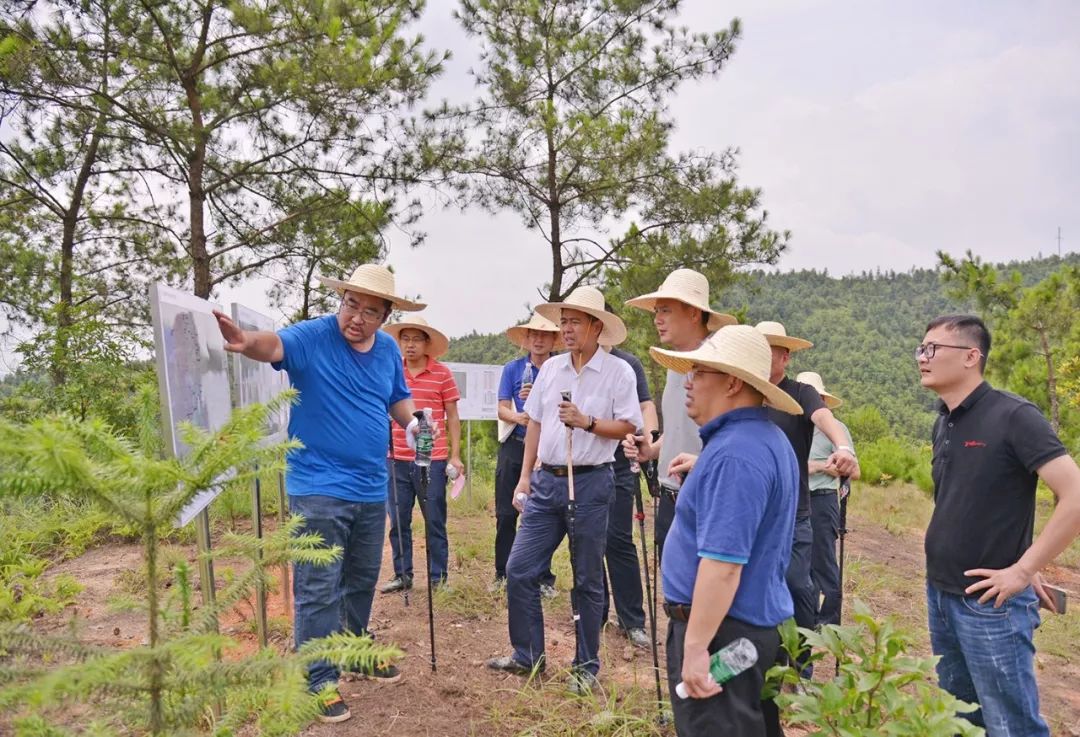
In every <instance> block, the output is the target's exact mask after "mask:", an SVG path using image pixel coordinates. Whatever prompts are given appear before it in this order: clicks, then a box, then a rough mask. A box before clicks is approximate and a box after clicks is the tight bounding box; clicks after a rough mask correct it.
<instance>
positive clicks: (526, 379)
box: [521, 360, 533, 387]
mask: <svg viewBox="0 0 1080 737" xmlns="http://www.w3.org/2000/svg"><path fill="white" fill-rule="evenodd" d="M532 383H533V367H532V362H531V361H528V360H526V361H525V370H524V371H522V372H521V386H522V387H526V386H532Z"/></svg>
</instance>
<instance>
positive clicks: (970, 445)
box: [964, 440, 986, 448]
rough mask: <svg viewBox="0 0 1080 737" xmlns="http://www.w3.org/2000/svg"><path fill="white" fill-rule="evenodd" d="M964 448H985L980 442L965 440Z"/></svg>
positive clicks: (984, 444)
mask: <svg viewBox="0 0 1080 737" xmlns="http://www.w3.org/2000/svg"><path fill="white" fill-rule="evenodd" d="M964 447H965V448H985V447H986V443H984V442H983V441H981V440H965V441H964Z"/></svg>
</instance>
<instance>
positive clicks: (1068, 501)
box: [915, 315, 1080, 737]
mask: <svg viewBox="0 0 1080 737" xmlns="http://www.w3.org/2000/svg"><path fill="white" fill-rule="evenodd" d="M989 354H990V331H989V330H988V329H987V327H986V325H985V324H984V323H983V321H982V320H980V319H979V318H978V317H975V316H971V315H946V316H943V317H939V318H937V319H935V320H933V321H932V322H931V323H930V324H929V325H927V327H926V335H925V337H924V338H923V342H922V344H921V345H919V346H918V347H917V348H916V349H915V360H916V362H917V364H918V367H919V380H920V382H921V383H922V385H923V386H924V387H926V388H927V389H930V390H931V391H933V392H935V393H936V394H937V395H938V397H940V401H939V403H938V418H937V420H936V421H935V423H934V431H933V442H934V456H933V478H934V514H933V516H932V517H931V519H930V525H929V527H928V528H927V530H926V540H925V547H926V594H927V604H928V615H929V628H930V643H931V646H932V648H933V651H934V654H935V655H938V656H940V658H941V660H940V661H939V662H938V664H937V673H938V680H939V681H940V683H941V686H942V687H943V688H944V689H946V690H947V691H948V692H949V693H951V694H953V695H954V696H956V697H957V698H959V699H961V700H963V701H967V702H971V703H977V704H979V705H980V707H981V708H980V709H979V710H978V711H975V712H972V713H970V714H966V715H964V716H965V717H966V718H967V719H969V720H970V721H971V722H973V723H974V724H976V725H978V726H981V727H985V729H986V733H987V735H989V737H1005V736H1006V735H1008V736H1009V737H1016V736H1018V735H1023V736H1024V737H1034V736H1040V737H1043V736H1047V735H1049V734H1050V731H1049V729H1048V727H1047V725H1046V722H1045V721H1044V720H1043V719H1042V717H1041V716H1039V692H1038V686H1037V684H1036V681H1035V668H1034V656H1035V645H1034V643H1033V641H1032V636H1033V633H1034V630H1035V628H1036V627H1038V626H1039V613H1038V605H1039V601H1040V600H1041V601H1042V602H1043V603H1044V604H1045V605H1046V606H1047V607H1048V608H1049V609H1050V610H1051V611H1056V610H1055V606H1054V601H1053V599H1052V598H1051V597H1050V596H1049V595H1048V594H1047V592H1046V591H1045V589H1044V588H1043V583H1042V579H1041V577H1040V575H1039V571H1040V570H1042V568H1043V567H1044V566H1046V565H1047V564H1048V563H1050V562H1051V561H1053V560H1054V558H1055V557H1056V556H1057V555H1058V554H1060V553H1061V551H1063V550H1064V549H1065V548H1066V547H1068V545H1069V544H1070V543H1071V542H1072V541H1073V540H1074V539H1075V538H1076V536H1077V535H1078V534H1080V469H1078V468H1077V466H1076V463H1075V462H1074V461H1073V460H1072V458H1070V457H1069V455H1068V453H1067V451H1066V449H1065V447H1064V446H1063V445H1062V444H1061V441H1060V440H1059V439H1058V437H1057V435H1056V434H1055V433H1054V431H1053V429H1052V428H1051V427H1050V424H1049V423H1048V422H1047V421H1046V418H1045V417H1044V416H1043V415H1042V413H1041V412H1040V411H1039V409H1038V408H1037V407H1036V406H1035V405H1034V404H1032V403H1031V402H1028V401H1027V400H1025V399H1023V398H1022V397H1018V396H1016V395H1015V394H1010V393H1008V392H1003V391H1000V390H998V389H994V388H993V387H991V386H990V384H988V383H987V382H986V381H985V380H984V379H983V372H984V371H985V369H986V360H987V357H988V356H989ZM1039 479H1042V480H1043V481H1044V482H1045V483H1046V485H1047V486H1048V487H1049V488H1050V490H1051V491H1052V492H1053V494H1054V496H1055V498H1056V499H1057V506H1056V507H1055V509H1054V511H1053V513H1052V514H1051V515H1050V519H1049V520H1048V521H1047V523H1046V526H1045V527H1044V528H1043V531H1042V533H1041V534H1040V535H1039V537H1038V539H1035V540H1034V541H1033V540H1032V537H1033V529H1034V524H1035V489H1036V486H1037V484H1038V481H1039Z"/></svg>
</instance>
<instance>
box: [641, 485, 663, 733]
mask: <svg viewBox="0 0 1080 737" xmlns="http://www.w3.org/2000/svg"><path fill="white" fill-rule="evenodd" d="M634 504H635V506H636V507H637V513H636V514H635V515H634V516H635V517H636V518H637V521H638V530H639V531H640V533H641V559H642V563H643V564H644V565H642V569H643V570H644V572H645V597H646V598H647V599H649V601H650V602H654V603H653V604H651V605H650V606H649V631H650V633H651V637H652V639H651V642H652V664H653V675H654V676H656V711H657V721H659V722H661V723H663V721H664V707H663V703H664V694H663V692H662V691H661V690H660V656H659V654H658V653H657V650H656V606H655V602H656V598H655V597H654V596H653V593H654V592H655V590H656V588H655V587H654V586H653V585H652V584H651V583H650V582H649V550H648V545H647V544H646V542H645V505H644V503H643V502H642V500H641V481H640V480H639V481H638V483H637V486H635V487H634ZM654 520H655V518H654ZM654 524H655V521H654Z"/></svg>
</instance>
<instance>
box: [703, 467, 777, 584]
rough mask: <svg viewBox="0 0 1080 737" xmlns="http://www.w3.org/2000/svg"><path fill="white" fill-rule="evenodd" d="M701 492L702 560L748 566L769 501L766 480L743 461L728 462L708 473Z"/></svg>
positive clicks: (705, 475) (704, 478) (704, 477)
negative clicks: (708, 559) (707, 559)
mask: <svg viewBox="0 0 1080 737" xmlns="http://www.w3.org/2000/svg"><path fill="white" fill-rule="evenodd" d="M698 488H699V491H700V493H699V494H697V495H696V500H697V502H698V513H697V529H696V530H695V535H696V540H697V549H698V556H699V557H702V558H710V559H713V560H720V561H725V562H728V563H738V564H740V565H745V564H746V563H747V562H748V561H749V560H750V552H751V550H752V549H753V547H754V538H755V537H756V535H757V531H758V528H759V527H760V526H761V521H762V519H763V518H764V516H765V509H766V506H767V504H768V500H769V485H768V484H767V482H766V479H765V477H764V476H763V475H762V474H761V472H760V471H759V470H758V469H756V468H754V467H752V466H751V465H749V464H747V463H745V462H743V461H740V460H738V459H736V458H724V459H722V460H721V461H720V462H719V463H718V464H717V465H716V466H715V467H714V468H712V469H708V470H707V471H706V473H705V474H704V476H703V477H702V479H701V482H700V484H699V487H698Z"/></svg>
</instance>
